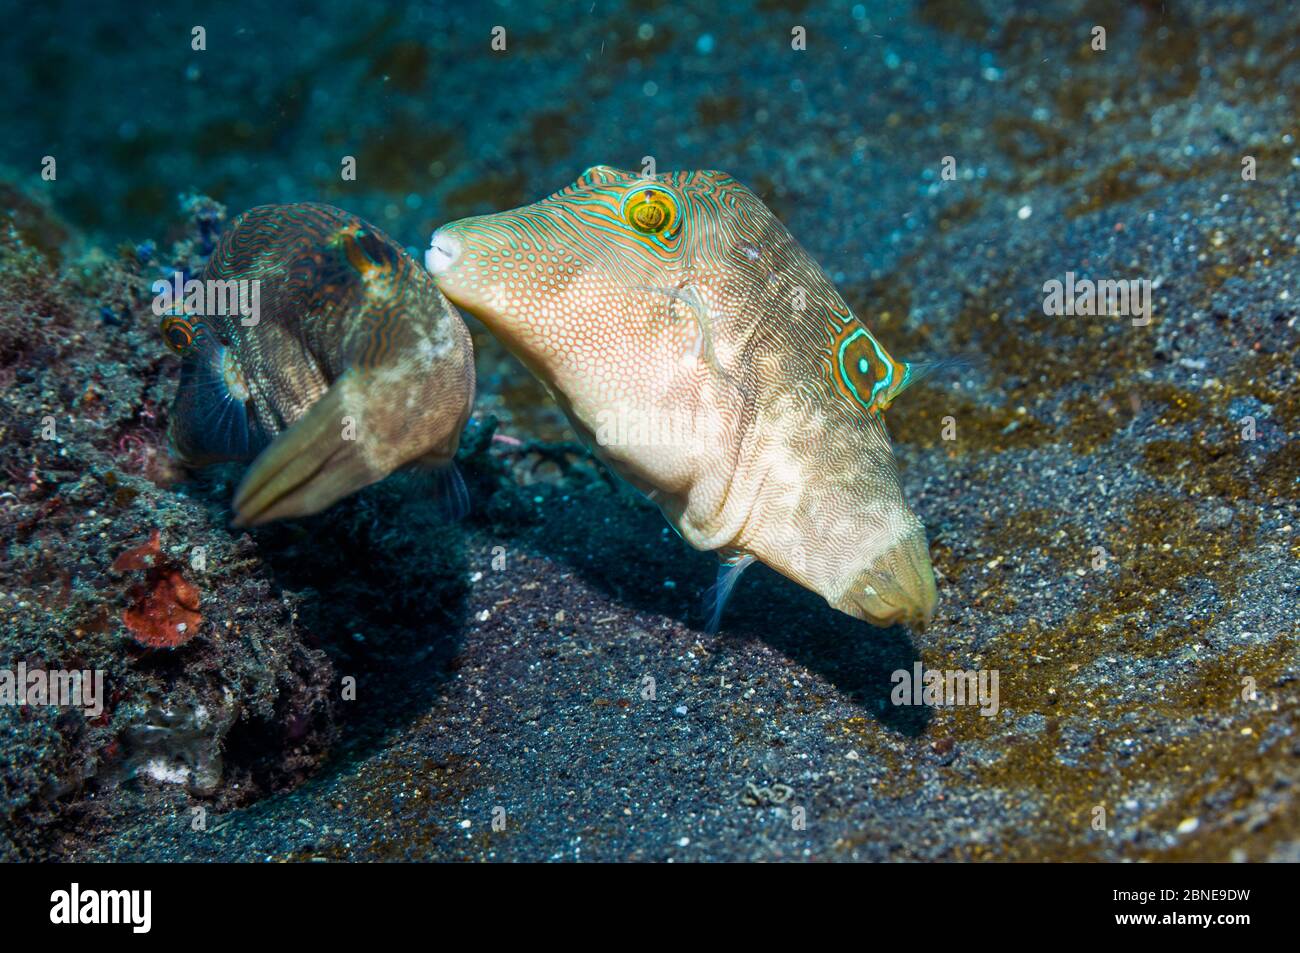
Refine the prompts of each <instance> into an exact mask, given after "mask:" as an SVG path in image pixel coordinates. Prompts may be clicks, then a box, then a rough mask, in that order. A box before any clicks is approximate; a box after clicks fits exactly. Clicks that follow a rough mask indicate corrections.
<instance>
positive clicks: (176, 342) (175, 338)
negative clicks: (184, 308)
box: [161, 314, 197, 357]
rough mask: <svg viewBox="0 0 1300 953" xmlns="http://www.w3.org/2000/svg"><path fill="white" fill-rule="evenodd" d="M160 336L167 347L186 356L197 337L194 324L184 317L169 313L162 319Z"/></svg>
mask: <svg viewBox="0 0 1300 953" xmlns="http://www.w3.org/2000/svg"><path fill="white" fill-rule="evenodd" d="M161 330H162V336H163V341H164V343H166V345H167V347H168V348H170V349H171V350H172V351H173V352H174V353H176V354H179V355H180V356H181V357H184V356H186V355H187V354H188V353H189V352H190V350H191V349H192V348H193V347H194V339H195V337H197V334H196V333H195V328H194V325H192V324H190V322H188V321H186V320H185V319H184V318H181V317H177V316H176V315H173V314H169V315H167V317H165V318H163V320H162V328H161Z"/></svg>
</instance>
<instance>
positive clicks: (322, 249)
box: [163, 203, 474, 525]
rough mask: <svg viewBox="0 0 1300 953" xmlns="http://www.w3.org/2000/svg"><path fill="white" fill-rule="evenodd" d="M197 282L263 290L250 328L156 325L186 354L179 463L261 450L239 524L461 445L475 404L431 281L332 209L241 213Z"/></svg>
mask: <svg viewBox="0 0 1300 953" xmlns="http://www.w3.org/2000/svg"><path fill="white" fill-rule="evenodd" d="M202 278H203V279H204V280H205V282H218V281H237V280H238V281H243V280H246V281H250V282H251V281H256V282H258V287H259V290H260V295H259V297H260V308H259V314H258V316H257V318H258V320H257V321H256V323H255V324H253V325H251V326H245V323H244V319H243V316H241V315H240V314H237V313H229V314H203V315H199V316H193V315H186V316H185V317H184V318H183V319H181V320H183V321H184V322H185V323H186V325H187V326H188V327H187V328H179V329H178V327H177V326H176V321H177V319H176V318H175V317H171V318H168V319H165V320H164V322H163V323H164V334H165V335H166V336H167V340H168V341H169V343H173V344H177V343H178V344H179V345H180V346H181V348H182V350H183V353H184V364H183V366H182V373H181V385H180V388H179V390H178V392H177V395H176V400H175V403H174V405H173V409H172V419H171V424H170V436H171V443H172V448H173V451H174V453H175V454H176V456H177V457H179V458H180V459H181V460H182V461H184V462H186V463H189V464H193V465H204V464H209V463H215V462H220V461H223V460H236V461H243V460H249V459H252V458H253V457H255V456H256V458H257V459H256V461H255V462H254V464H253V466H252V467H251V468H250V469H249V471H248V473H247V475H246V476H245V478H244V481H243V483H242V484H241V486H240V488H239V490H238V491H237V492H236V495H235V510H236V520H235V521H236V523H237V524H250V525H251V524H256V523H262V522H266V521H268V520H272V519H279V518H283V517H288V516H301V515H305V514H307V513H312V512H317V511H319V510H321V509H324V508H325V507H327V506H329V505H330V504H332V503H333V502H335V501H336V500H337V499H339V498H341V497H342V496H345V495H347V494H349V493H351V492H353V491H355V490H357V489H360V488H361V487H363V486H366V485H368V484H369V483H373V482H375V481H377V480H379V479H382V478H383V477H384V476H387V475H388V474H389V473H391V472H392V471H393V470H395V469H397V468H398V467H400V466H403V465H405V464H408V463H412V462H419V463H422V464H428V465H439V464H444V463H446V462H448V461H449V460H450V459H451V457H452V456H453V455H454V453H455V451H456V446H457V443H458V441H459V435H460V431H461V429H462V428H463V426H464V424H465V421H466V419H467V418H468V416H469V411H470V405H471V403H472V402H473V398H474V364H473V351H472V345H471V343H470V338H469V332H468V330H467V329H466V328H465V325H464V322H462V321H461V319H460V316H459V314H457V313H456V310H455V308H453V307H452V306H451V304H450V303H449V302H448V301H447V300H446V298H444V297H443V295H442V294H441V292H439V291H438V288H437V286H436V285H435V284H434V282H433V281H432V280H431V279H430V277H429V275H428V273H427V272H426V271H425V270H424V269H423V268H421V267H420V266H419V265H418V264H417V263H416V262H415V261H414V260H413V259H412V258H411V256H410V255H408V254H407V253H406V251H405V250H404V249H403V248H402V247H401V246H400V245H398V244H396V243H395V242H394V241H393V240H392V239H391V238H389V237H388V236H387V235H385V234H384V233H383V232H381V231H379V230H378V229H376V228H375V227H374V226H372V225H369V224H367V223H366V222H364V221H362V220H361V219H359V218H357V217H356V216H354V215H351V214H349V213H347V212H344V211H342V210H340V209H337V208H333V207H331V206H328V205H319V204H311V203H303V204H295V205H267V206H261V207H258V208H254V209H251V210H249V211H247V212H245V213H244V214H243V215H241V216H239V217H238V218H237V219H236V220H235V222H234V223H233V225H232V227H231V228H229V229H228V230H227V231H226V233H225V234H224V235H223V237H222V240H221V242H220V244H219V245H218V247H217V248H216V250H215V251H214V253H213V255H212V258H211V259H210V260H209V262H208V264H207V267H206V268H205V270H204V272H203V275H202Z"/></svg>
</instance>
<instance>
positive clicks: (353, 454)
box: [232, 374, 388, 526]
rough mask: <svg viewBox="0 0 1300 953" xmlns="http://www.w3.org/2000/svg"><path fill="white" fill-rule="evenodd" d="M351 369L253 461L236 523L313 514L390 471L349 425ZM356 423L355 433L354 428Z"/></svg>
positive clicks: (236, 502) (236, 504)
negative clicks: (375, 460) (375, 461)
mask: <svg viewBox="0 0 1300 953" xmlns="http://www.w3.org/2000/svg"><path fill="white" fill-rule="evenodd" d="M347 384H348V375H346V374H345V375H344V376H343V377H341V378H339V379H338V380H337V381H335V382H334V384H333V385H332V386H331V387H330V389H329V390H328V391H326V392H325V395H324V396H323V397H321V399H320V400H318V401H317V402H316V403H315V404H313V405H312V407H311V409H310V410H308V411H307V413H306V414H304V415H303V416H302V417H301V418H300V419H299V420H298V421H297V423H295V424H294V425H293V426H292V427H290V428H289V429H288V430H286V431H284V432H283V433H281V434H280V435H279V436H278V437H276V438H275V440H274V441H272V443H271V445H270V446H269V447H267V448H266V449H265V450H263V451H262V453H261V454H260V455H259V456H258V458H257V459H256V460H254V461H253V465H252V466H251V467H250V468H249V470H248V473H246V474H245V475H244V479H243V482H242V483H240V485H239V489H238V490H237V491H236V492H235V499H234V504H233V505H234V509H235V519H234V520H233V521H232V522H233V525H235V526H257V525H260V524H262V523H267V522H270V521H271V520H278V519H287V518H291V517H296V516H308V515H310V514H312V513H319V512H320V511H321V510H323V509H325V508H326V507H328V506H331V505H332V504H334V503H336V502H337V501H339V500H341V499H342V498H343V497H345V496H347V495H348V494H350V493H355V492H356V491H357V490H360V489H361V488H362V487H366V486H369V485H370V484H371V483H375V482H377V481H378V480H381V479H383V478H384V477H385V476H387V475H388V471H387V470H386V469H383V468H376V467H374V466H373V465H372V464H371V463H370V462H369V461H368V460H367V459H366V452H365V445H364V441H362V440H359V439H357V438H356V434H355V426H352V427H351V428H349V425H348V420H347V418H349V417H350V416H351V415H350V414H349V411H348V408H347V407H346V406H345V405H344V395H345V394H346V393H347V391H348V387H347ZM350 429H351V431H352V433H350V432H349V430H350Z"/></svg>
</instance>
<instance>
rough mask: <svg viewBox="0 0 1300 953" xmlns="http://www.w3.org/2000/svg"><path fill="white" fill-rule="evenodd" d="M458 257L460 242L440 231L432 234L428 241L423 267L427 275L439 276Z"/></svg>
mask: <svg viewBox="0 0 1300 953" xmlns="http://www.w3.org/2000/svg"><path fill="white" fill-rule="evenodd" d="M458 257H460V242H459V241H457V240H456V239H455V238H454V237H453V236H451V235H448V234H447V233H446V232H444V231H443V230H442V229H439V230H438V231H436V232H434V233H433V238H432V239H430V241H429V250H428V251H426V252H425V253H424V267H425V268H427V269H429V274H431V275H440V274H442V273H443V272H444V271H446V270H447V269H448V268H450V267H451V264H452V262H454V261H455V260H456V259H457V258H458Z"/></svg>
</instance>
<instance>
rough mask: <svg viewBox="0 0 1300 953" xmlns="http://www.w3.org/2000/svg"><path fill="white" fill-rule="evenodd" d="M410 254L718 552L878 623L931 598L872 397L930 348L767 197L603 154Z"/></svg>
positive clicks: (879, 405)
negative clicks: (898, 334) (537, 193)
mask: <svg viewBox="0 0 1300 953" xmlns="http://www.w3.org/2000/svg"><path fill="white" fill-rule="evenodd" d="M425 265H426V266H427V267H428V269H429V271H430V273H431V274H433V275H434V277H435V279H436V280H437V282H438V286H439V287H440V288H441V289H442V291H443V293H444V294H446V295H447V297H448V298H450V299H451V301H452V302H453V303H454V304H456V305H457V306H458V307H460V308H461V309H462V310H464V311H467V312H469V313H471V314H473V315H475V316H476V317H478V318H479V319H480V320H482V321H483V322H484V324H486V325H487V327H488V329H489V330H490V331H492V332H493V334H494V335H495V336H496V337H497V338H498V339H500V340H501V341H502V342H503V343H504V344H505V345H506V346H507V347H508V348H509V349H510V350H511V351H512V352H513V353H514V354H515V355H516V356H517V357H519V358H520V359H521V360H522V362H523V363H524V365H525V366H526V367H527V368H528V369H529V370H531V371H532V372H533V373H534V374H535V375H536V376H537V377H538V378H539V379H540V380H541V381H542V383H543V384H544V385H545V386H546V387H547V389H548V390H549V391H550V393H551V395H552V396H553V397H554V399H555V400H556V402H557V403H558V404H559V406H560V407H561V409H562V410H563V411H564V412H565V413H566V415H567V416H568V418H569V421H570V422H571V424H572V425H573V427H574V429H575V430H576V431H577V432H578V434H579V435H580V436H581V437H582V438H583V439H584V441H585V442H586V443H587V444H588V445H589V446H590V447H591V448H592V450H593V452H594V453H595V454H596V455H597V456H598V457H599V458H600V459H602V460H603V461H604V462H605V463H606V464H607V465H608V466H610V467H611V468H612V469H613V470H614V471H615V472H616V473H618V474H619V475H620V476H622V477H623V478H624V479H626V480H627V481H628V482H629V483H631V484H632V485H633V486H634V487H636V488H637V489H639V490H641V491H642V492H644V493H645V494H646V495H647V496H649V497H650V498H651V499H652V500H653V501H654V502H655V503H656V504H657V505H658V506H659V508H660V510H661V511H662V512H663V515H664V516H665V517H666V518H667V520H668V522H669V523H670V524H671V525H672V526H673V527H674V528H675V529H676V530H677V532H678V533H679V534H680V535H681V536H682V537H683V538H684V539H685V540H686V542H687V543H689V544H690V545H691V546H694V547H695V548H697V549H700V550H705V551H715V552H716V553H717V554H718V555H719V558H720V559H721V561H722V565H721V566H720V569H719V579H718V584H717V586H716V587H715V593H716V595H715V601H714V616H713V620H712V623H711V625H712V626H713V627H716V625H717V618H718V614H719V613H720V612H721V608H722V605H723V603H724V602H725V600H726V597H727V595H728V593H729V592H730V591H731V589H732V587H733V586H734V585H735V582H736V579H737V578H738V576H739V574H740V573H741V572H742V571H743V570H744V569H745V568H746V567H747V566H749V565H751V564H752V563H753V562H754V561H755V560H760V561H762V562H763V563H765V564H767V565H768V566H770V567H772V568H773V569H775V570H777V571H778V572H780V573H782V574H784V575H786V576H788V577H789V578H790V579H792V580H794V581H795V582H797V583H799V584H800V585H802V586H804V587H806V588H808V589H810V590H812V591H813V592H816V593H819V594H820V595H821V596H823V597H824V598H825V599H826V601H827V602H828V603H830V605H831V606H833V607H834V608H836V609H839V610H841V611H843V612H845V613H848V614H849V615H851V616H854V617H857V618H860V619H864V620H866V621H868V622H871V623H873V624H876V625H882V626H883V625H889V624H892V623H895V622H905V623H909V624H914V625H917V626H921V627H923V626H924V625H926V624H927V623H928V622H929V621H930V620H931V618H932V617H933V615H934V611H935V606H936V602H937V598H938V597H937V592H936V588H935V580H934V571H933V568H932V567H931V563H930V554H929V547H928V545H927V542H926V535H925V528H924V526H923V525H922V523H921V521H920V520H919V519H918V518H917V516H916V515H915V514H914V513H913V512H912V511H911V510H910V509H909V508H908V506H907V504H906V503H905V502H904V500H903V493H902V487H901V485H900V482H899V476H898V470H897V466H896V463H895V460H894V455H893V452H892V449H891V447H890V443H889V438H888V435H887V434H886V431H885V427H884V423H883V419H882V414H883V412H884V411H885V409H886V408H888V407H889V405H890V404H891V403H892V402H893V400H894V399H895V398H897V397H898V395H899V394H900V393H901V392H902V391H903V390H904V389H906V388H907V387H908V386H909V385H911V384H912V383H913V382H914V381H916V380H918V379H919V378H920V377H921V376H923V375H924V374H925V373H926V372H927V371H928V369H929V366H928V365H923V364H919V363H918V364H909V363H905V362H900V361H897V360H895V359H894V358H892V357H891V356H890V355H889V353H888V352H887V351H886V350H885V348H884V347H883V346H882V345H881V343H880V342H879V341H878V340H877V339H876V337H875V336H874V335H873V334H872V333H871V331H870V330H869V329H868V328H867V327H866V325H865V324H863V322H862V321H861V320H859V319H858V318H857V317H856V316H855V315H854V314H853V312H852V311H851V310H850V309H849V306H848V305H847V304H846V303H845V301H844V299H843V298H842V297H840V295H839V293H838V292H836V290H835V288H834V286H833V285H832V284H831V282H830V280H829V279H828V278H827V276H826V275H825V273H824V272H823V271H822V270H821V268H820V267H818V265H817V263H816V262H815V261H814V260H813V259H812V258H811V257H810V256H809V255H808V253H807V252H805V251H804V250H803V248H801V247H800V246H799V244H798V243H797V242H796V241H795V239H794V238H793V237H792V236H791V235H790V233H789V232H788V231H787V230H786V228H785V226H784V225H782V224H781V222H780V221H778V220H777V218H776V216H774V215H773V214H772V212H771V210H769V209H768V208H767V206H766V205H764V204H763V202H762V201H761V200H760V199H759V198H758V197H757V196H756V195H754V193H753V192H751V191H750V190H749V189H747V188H746V187H745V186H743V185H741V184H740V183H739V182H738V181H736V180H735V179H733V178H732V177H731V176H729V175H727V174H725V173H722V172H712V171H695V172H673V173H667V174H663V175H658V176H655V177H653V178H648V177H642V176H637V175H633V174H631V173H627V172H622V171H619V170H617V169H613V168H610V167H608V166H597V167H594V168H591V169H588V170H587V171H586V172H585V173H584V174H583V175H582V177H581V178H579V179H578V180H577V181H576V182H574V183H573V184H572V185H570V186H568V187H567V188H564V189H561V190H560V191H559V192H556V193H555V194H553V195H551V196H549V197H547V198H545V199H542V200H541V201H539V202H536V203H534V204H532V205H528V206H525V207H523V208H518V209H514V210H512V211H507V212H500V213H497V214H492V215H483V216H479V217H475V218H467V219H462V220H460V221H456V222H453V223H451V224H449V225H446V226H444V227H442V228H440V229H438V230H437V231H436V232H435V233H434V235H433V238H432V241H431V243H430V247H429V249H428V251H427V252H426V253H425Z"/></svg>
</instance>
